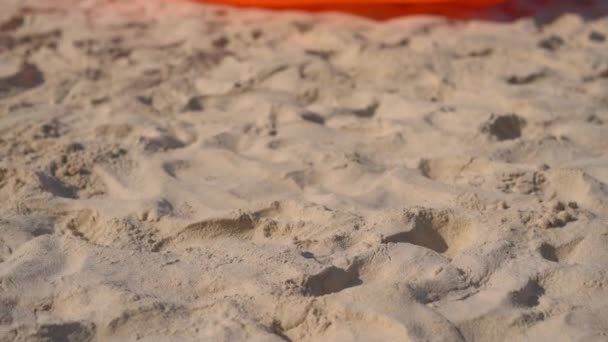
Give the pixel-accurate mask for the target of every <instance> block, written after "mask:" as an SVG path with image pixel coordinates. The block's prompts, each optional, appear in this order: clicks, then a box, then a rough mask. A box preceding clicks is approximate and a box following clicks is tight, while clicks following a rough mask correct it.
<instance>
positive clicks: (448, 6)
mask: <svg viewBox="0 0 608 342" xmlns="http://www.w3.org/2000/svg"><path fill="white" fill-rule="evenodd" d="M196 1H199V2H209V3H220V4H226V5H234V6H243V7H265V8H271V9H302V10H308V11H327V10H333V11H343V12H349V13H354V14H358V15H363V16H367V17H372V18H376V19H386V18H391V17H396V16H400V15H406V14H415V13H429V14H441V15H447V16H450V17H466V16H467V14H468V13H470V11H471V10H473V9H475V8H479V7H484V6H491V5H497V4H500V3H503V2H505V0H196Z"/></svg>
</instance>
